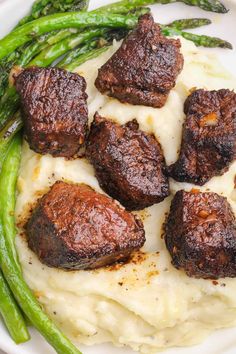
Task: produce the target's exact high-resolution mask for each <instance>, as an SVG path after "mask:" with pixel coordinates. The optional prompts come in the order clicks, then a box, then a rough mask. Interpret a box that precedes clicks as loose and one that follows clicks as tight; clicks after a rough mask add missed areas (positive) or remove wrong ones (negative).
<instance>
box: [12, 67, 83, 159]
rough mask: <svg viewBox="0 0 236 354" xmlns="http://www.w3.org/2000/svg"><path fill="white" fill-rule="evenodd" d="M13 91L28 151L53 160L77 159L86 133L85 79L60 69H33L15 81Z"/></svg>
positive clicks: (26, 71) (23, 72) (22, 73)
mask: <svg viewBox="0 0 236 354" xmlns="http://www.w3.org/2000/svg"><path fill="white" fill-rule="evenodd" d="M16 89H17V91H18V92H19V94H20V97H21V105H22V112H23V120H24V124H25V135H26V138H27V140H28V142H29V145H30V147H31V149H32V150H34V151H36V152H38V153H40V154H47V153H48V154H51V155H52V156H55V157H58V156H64V157H73V156H74V155H76V154H77V153H78V151H79V149H80V147H81V145H82V144H83V143H84V140H85V137H86V133H87V123H88V109H87V102H86V100H87V94H86V93H85V89H86V82H85V80H84V78H83V77H81V76H79V75H78V74H73V73H70V72H68V71H66V70H63V69H58V68H37V67H32V68H28V69H25V70H23V71H22V72H21V74H20V75H19V76H18V77H17V78H16Z"/></svg>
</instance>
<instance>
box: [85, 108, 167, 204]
mask: <svg viewBox="0 0 236 354" xmlns="http://www.w3.org/2000/svg"><path fill="white" fill-rule="evenodd" d="M86 156H87V158H88V159H89V160H90V162H91V163H92V164H93V166H94V168H95V172H96V177H97V179H98V181H99V184H100V186H101V188H103V189H104V191H105V192H106V193H108V194H109V195H110V196H111V197H113V198H114V199H117V200H119V202H121V204H123V205H124V206H125V207H126V208H127V209H129V210H139V209H144V208H146V207H148V206H150V205H152V204H155V203H159V202H161V201H162V200H163V199H165V198H166V197H167V196H168V195H169V183H168V178H167V177H166V176H165V175H164V172H165V167H166V165H165V159H164V156H163V153H162V149H161V146H160V144H159V143H158V141H157V140H156V139H155V137H154V135H151V134H147V133H144V132H143V131H141V130H139V125H138V123H137V121H136V120H133V121H131V122H128V123H127V124H124V125H119V124H117V123H114V122H111V121H109V120H106V119H105V118H103V117H100V116H99V114H98V113H97V114H96V115H95V118H94V121H93V123H92V126H91V130H90V134H89V137H88V141H87V147H86Z"/></svg>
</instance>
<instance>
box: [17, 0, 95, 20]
mask: <svg viewBox="0 0 236 354" xmlns="http://www.w3.org/2000/svg"><path fill="white" fill-rule="evenodd" d="M88 5H89V0H67V1H65V0H37V1H35V2H34V4H33V6H32V9H31V13H30V14H29V15H27V16H25V17H24V18H23V19H21V20H20V22H19V23H18V26H22V25H24V24H26V23H27V22H30V21H33V20H36V19H37V18H40V17H42V16H47V15H50V14H53V13H58V12H68V11H83V10H87V8H88Z"/></svg>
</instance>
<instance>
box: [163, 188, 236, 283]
mask: <svg viewBox="0 0 236 354" xmlns="http://www.w3.org/2000/svg"><path fill="white" fill-rule="evenodd" d="M165 241H166V246H167V248H168V250H169V252H170V254H171V257H172V263H173V265H174V266H175V267H176V268H180V269H184V270H185V271H186V273H187V274H188V275H189V276H190V277H195V278H205V279H208V278H209V279H218V278H222V277H235V276H236V220H235V216H234V213H233V211H232V209H231V207H230V205H229V203H228V202H227V199H226V198H223V197H221V196H219V195H218V194H216V193H200V192H197V191H196V190H193V191H191V192H185V191H183V190H182V191H179V192H177V193H176V195H175V197H174V199H173V201H172V204H171V208H170V214H169V216H168V218H167V221H166V225H165Z"/></svg>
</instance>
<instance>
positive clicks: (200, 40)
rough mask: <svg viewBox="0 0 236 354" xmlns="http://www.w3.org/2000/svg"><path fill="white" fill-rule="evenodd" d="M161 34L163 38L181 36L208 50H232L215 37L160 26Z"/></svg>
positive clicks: (228, 45) (225, 42) (224, 42)
mask: <svg viewBox="0 0 236 354" xmlns="http://www.w3.org/2000/svg"><path fill="white" fill-rule="evenodd" d="M161 28H162V33H163V34H164V35H165V36H182V37H184V38H185V39H188V40H190V41H192V42H194V43H195V44H196V45H197V46H202V47H208V48H227V49H233V47H232V44H231V43H229V42H227V41H225V40H223V39H221V38H217V37H210V36H205V35H198V34H194V33H189V32H184V31H180V30H178V29H175V28H172V27H168V26H165V25H164V26H163V25H162V26H161Z"/></svg>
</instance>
